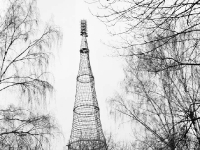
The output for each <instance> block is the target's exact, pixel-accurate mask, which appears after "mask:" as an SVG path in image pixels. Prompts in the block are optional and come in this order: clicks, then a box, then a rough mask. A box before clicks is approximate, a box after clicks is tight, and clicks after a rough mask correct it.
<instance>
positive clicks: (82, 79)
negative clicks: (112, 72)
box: [77, 74, 94, 83]
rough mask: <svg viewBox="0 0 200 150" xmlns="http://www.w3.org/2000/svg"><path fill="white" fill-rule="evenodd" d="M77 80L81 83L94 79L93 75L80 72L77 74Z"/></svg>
mask: <svg viewBox="0 0 200 150" xmlns="http://www.w3.org/2000/svg"><path fill="white" fill-rule="evenodd" d="M77 81H78V82H81V83H89V82H92V81H94V77H93V75H88V74H82V75H79V76H77Z"/></svg>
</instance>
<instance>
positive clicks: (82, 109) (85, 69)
mask: <svg viewBox="0 0 200 150" xmlns="http://www.w3.org/2000/svg"><path fill="white" fill-rule="evenodd" d="M81 36H82V41H81V48H80V64H79V71H78V76H77V85H76V96H75V103H74V109H73V124H72V130H71V136H70V140H69V144H68V149H69V150H107V145H106V140H105V137H104V134H103V131H102V126H101V121H100V113H99V106H98V102H97V98H96V91H95V83H94V76H93V74H92V70H91V66H90V60H89V49H88V43H87V36H88V34H87V22H86V20H81Z"/></svg>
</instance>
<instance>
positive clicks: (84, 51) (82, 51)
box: [80, 48, 89, 53]
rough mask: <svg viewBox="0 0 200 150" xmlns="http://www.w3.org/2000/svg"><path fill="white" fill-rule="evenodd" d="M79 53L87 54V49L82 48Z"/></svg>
mask: <svg viewBox="0 0 200 150" xmlns="http://www.w3.org/2000/svg"><path fill="white" fill-rule="evenodd" d="M80 53H89V49H88V48H82V49H81V50H80Z"/></svg>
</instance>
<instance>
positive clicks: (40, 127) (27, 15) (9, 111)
mask: <svg viewBox="0 0 200 150" xmlns="http://www.w3.org/2000/svg"><path fill="white" fill-rule="evenodd" d="M1 3H2V5H4V7H3V8H5V9H3V10H1V14H0V92H5V91H6V94H12V92H14V93H16V95H17V96H16V97H14V96H13V97H12V98H13V99H14V101H25V102H26V103H27V104H30V105H33V104H36V105H37V106H39V105H42V104H43V102H44V101H45V98H46V95H47V91H49V92H52V90H53V85H52V84H51V83H50V82H49V81H48V70H47V69H48V64H49V61H50V55H52V52H51V48H52V46H54V45H55V44H56V43H57V42H59V41H60V40H61V38H62V34H61V32H60V31H59V30H58V29H57V28H56V27H55V26H52V25H48V24H47V25H46V26H45V27H44V28H43V26H42V25H41V22H40V20H39V17H38V16H39V12H38V10H37V7H36V0H9V1H1ZM3 100H4V99H2V98H1V104H0V105H1V107H3V104H4V103H3ZM57 129H58V128H57V127H56V124H55V122H54V119H53V117H51V116H50V115H48V114H46V113H44V114H43V113H41V112H34V110H31V109H29V108H28V107H27V105H26V106H22V107H18V106H12V107H11V106H10V107H9V108H2V109H0V149H2V150H5V149H9V150H10V149H13V150H15V149H24V148H26V149H27V150H29V149H34V150H35V149H37V150H44V149H45V150H47V149H52V148H51V146H50V145H51V137H53V136H54V135H55V134H54V133H55V131H58V130H57Z"/></svg>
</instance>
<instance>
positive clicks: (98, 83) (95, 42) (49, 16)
mask: <svg viewBox="0 0 200 150" xmlns="http://www.w3.org/2000/svg"><path fill="white" fill-rule="evenodd" d="M37 4H38V8H39V11H40V18H41V20H42V21H49V20H51V21H52V20H53V22H54V24H55V25H56V26H58V27H59V28H60V30H61V31H62V33H63V40H62V44H61V46H60V47H59V49H57V50H55V51H54V55H55V58H54V64H53V65H52V66H51V71H52V73H53V75H54V86H55V95H54V101H53V102H51V109H52V112H53V113H54V115H55V117H56V119H57V121H58V124H59V126H60V128H61V130H62V132H63V135H64V137H65V139H64V142H63V144H65V145H66V144H67V142H68V140H69V138H70V133H71V128H72V119H73V106H74V101H75V93H76V76H77V74H78V68H79V59H80V57H79V50H80V45H81V36H80V20H81V19H86V20H87V24H88V39H87V40H88V45H89V50H90V63H91V67H92V71H93V74H94V78H95V88H96V93H97V100H98V103H99V107H100V117H101V123H102V127H103V130H104V131H105V132H107V133H109V132H112V133H113V134H114V135H116V137H117V135H118V134H119V133H120V137H125V136H127V134H129V133H128V131H127V132H126V131H123V132H120V130H123V128H124V125H121V124H117V123H116V122H115V121H114V118H113V117H112V116H110V115H109V104H108V103H107V101H108V99H109V98H112V97H114V94H115V93H116V92H117V91H119V90H120V82H121V81H122V80H123V77H124V75H123V69H122V67H123V63H122V60H121V59H120V58H119V57H114V56H113V51H114V50H113V49H111V48H110V47H108V46H106V44H105V43H108V41H109V39H111V38H112V37H110V36H109V35H108V33H107V30H106V27H105V25H104V24H103V23H102V22H100V21H99V20H98V19H97V18H96V17H95V16H93V15H92V14H91V12H90V10H89V9H92V7H93V6H92V5H90V4H87V3H85V2H84V1H83V0H38V2H37ZM93 11H94V9H93ZM52 68H53V69H52ZM118 136H119V135H118ZM61 145H62V144H61ZM63 146H64V145H63Z"/></svg>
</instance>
